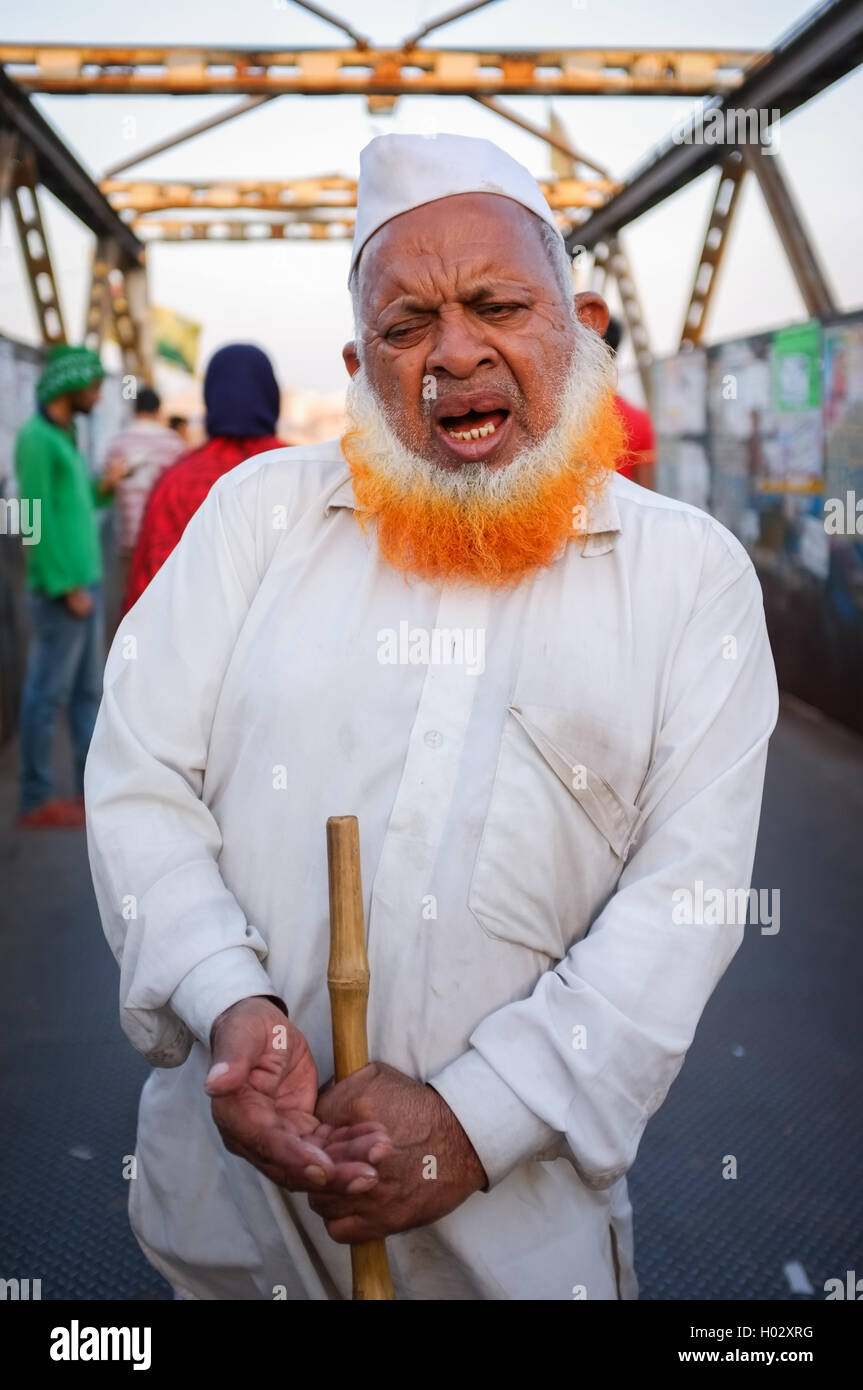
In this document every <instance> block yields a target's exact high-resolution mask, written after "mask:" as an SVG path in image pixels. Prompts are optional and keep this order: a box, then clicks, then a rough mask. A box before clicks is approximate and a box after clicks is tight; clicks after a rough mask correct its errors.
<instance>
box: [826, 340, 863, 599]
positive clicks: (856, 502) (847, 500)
mask: <svg viewBox="0 0 863 1390" xmlns="http://www.w3.org/2000/svg"><path fill="white" fill-rule="evenodd" d="M823 388H824V389H823V401H822V414H823V421H824V530H825V533H826V536H827V542H828V545H829V554H830V564H829V575H828V592H829V597H830V602H831V605H832V607H833V610H834V612H835V614H836V618H837V621H839V622H840V623H842V624H850V623H853V624H857V623H859V622H860V621H861V618H863V319H861V318H858V319H856V320H851V321H845V322H843V323H834V324H828V325H827V326H826V327H825V329H824V340H823Z"/></svg>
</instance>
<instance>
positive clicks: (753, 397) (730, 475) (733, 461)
mask: <svg viewBox="0 0 863 1390" xmlns="http://www.w3.org/2000/svg"><path fill="white" fill-rule="evenodd" d="M708 359H709V360H708V374H707V405H708V421H709V430H710V436H709V439H710V442H709V447H710V462H711V475H712V477H711V497H710V510H711V511H712V513H713V515H714V516H715V517H716V518H717V519H718V520H719V521H721V522H722V524H723V526H727V527H728V529H729V530H730V531H733V532H734V534H735V535H736V536H738V537H739V538H740V540H742V541H743V542H744V544H745V545H751V544H753V543H754V542H756V541H757V540H760V539H761V535H762V523H761V509H760V508H759V506H758V503H757V500H756V499H757V494H758V491H759V485H760V482H761V480H763V479H764V478H766V477H767V476H768V474H769V472H770V469H771V466H772V456H773V452H774V450H775V447H776V425H775V416H774V411H773V402H772V398H771V391H770V378H771V368H772V355H771V335H770V334H767V333H764V334H759V335H757V336H756V337H753V338H744V339H741V340H740V341H739V342H734V343H722V344H720V345H719V346H717V347H715V348H711V349H710V352H709V354H708Z"/></svg>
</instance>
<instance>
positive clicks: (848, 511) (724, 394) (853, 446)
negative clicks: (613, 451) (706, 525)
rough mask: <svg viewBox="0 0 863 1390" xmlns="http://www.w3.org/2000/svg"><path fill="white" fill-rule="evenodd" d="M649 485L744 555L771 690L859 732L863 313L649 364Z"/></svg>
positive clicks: (862, 696)
mask: <svg viewBox="0 0 863 1390" xmlns="http://www.w3.org/2000/svg"><path fill="white" fill-rule="evenodd" d="M653 387H654V392H653V412H654V423H655V426H656V434H657V467H656V488H657V491H659V492H664V493H667V494H668V495H669V496H672V497H677V498H679V499H681V500H682V501H686V502H691V503H693V504H694V505H695V506H698V507H703V508H705V509H706V510H707V511H710V512H711V513H712V514H713V515H714V516H715V517H717V518H718V520H719V521H721V522H722V523H723V525H725V526H727V527H728V528H729V530H731V531H733V532H734V534H735V535H736V536H737V537H738V538H739V539H740V541H741V542H742V543H743V544H744V545H745V546H746V548H747V550H748V551H749V554H750V555H751V556H752V560H753V563H754V564H755V567H756V569H757V571H758V575H759V578H760V580H761V584H762V588H763V590H764V606H765V611H766V613H767V623H768V627H769V629H770V638H771V641H772V644H773V652H774V656H775V658H776V667H777V672H778V676H779V684H780V686H781V687H782V689H783V690H788V691H790V692H792V693H793V694H795V695H798V696H799V697H800V698H801V699H803V700H806V701H808V702H809V703H810V704H813V705H816V706H817V707H818V708H820V709H822V710H823V711H824V712H825V713H826V714H829V715H830V716H831V717H833V718H835V719H839V720H842V721H843V722H844V723H846V724H848V725H850V726H851V727H852V728H855V729H858V730H860V731H861V732H863V313H858V314H849V315H845V316H843V317H841V318H836V319H830V320H826V321H824V322H820V321H818V320H811V321H809V322H807V323H802V324H794V325H792V326H790V327H787V328H780V329H777V330H776V331H774V332H771V333H760V334H757V335H755V336H753V337H749V338H742V339H739V340H736V341H733V342H727V343H720V344H717V345H716V346H714V347H710V348H707V349H695V350H693V351H690V352H686V353H681V354H680V355H678V356H677V357H673V358H669V359H667V360H665V361H662V362H657V363H655V365H654V379H653Z"/></svg>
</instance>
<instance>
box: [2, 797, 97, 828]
mask: <svg viewBox="0 0 863 1390" xmlns="http://www.w3.org/2000/svg"><path fill="white" fill-rule="evenodd" d="M83 825H84V805H83V802H77V801H57V800H51V801H43V802H42V805H41V806H37V807H36V809H35V810H34V811H26V812H24V813H23V814H22V815H20V816H19V817H18V829H19V830H73V829H80V828H81V827H82V826H83Z"/></svg>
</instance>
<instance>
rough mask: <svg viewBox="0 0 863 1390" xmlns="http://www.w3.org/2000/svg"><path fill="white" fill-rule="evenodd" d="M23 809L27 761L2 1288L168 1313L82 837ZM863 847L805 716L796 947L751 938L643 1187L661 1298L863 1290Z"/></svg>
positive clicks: (851, 770) (845, 738) (7, 836)
mask: <svg viewBox="0 0 863 1390" xmlns="http://www.w3.org/2000/svg"><path fill="white" fill-rule="evenodd" d="M61 791H68V787H67V788H61ZM14 809H15V783H14V757H13V750H11V749H8V748H7V749H6V750H5V751H4V752H3V753H2V754H0V1018H2V1020H3V1022H2V1039H0V1116H2V1119H0V1266H2V1267H0V1277H5V1278H14V1277H18V1278H30V1279H38V1278H41V1280H42V1296H43V1298H46V1299H77V1298H101V1299H153V1298H166V1297H170V1291H169V1290H168V1288H167V1286H166V1285H165V1284H164V1282H163V1281H162V1280H161V1279H160V1278H159V1276H158V1275H157V1274H156V1273H155V1272H154V1271H153V1270H151V1269H150V1267H149V1265H148V1264H147V1263H146V1261H145V1260H144V1259H143V1257H142V1256H141V1254H140V1253H139V1251H138V1247H137V1245H136V1243H135V1241H134V1238H133V1237H132V1235H131V1233H130V1231H129V1228H128V1223H127V1219H126V1198H127V1192H128V1183H127V1182H126V1181H125V1180H124V1177H123V1162H124V1155H127V1154H130V1153H131V1152H132V1149H133V1146H134V1133H135V1113H136V1106H137V1097H138V1092H139V1090H140V1087H141V1083H142V1081H143V1080H144V1078H145V1076H146V1074H147V1065H146V1063H145V1062H144V1061H143V1060H142V1059H141V1058H140V1057H138V1056H137V1054H136V1053H135V1052H134V1051H133V1050H132V1048H131V1046H130V1045H129V1044H128V1043H127V1042H126V1041H125V1039H124V1037H123V1035H122V1034H121V1032H120V1028H119V1024H118V1021H117V969H116V966H115V965H114V962H113V960H112V958H111V956H110V953H109V951H108V949H107V946H106V945H105V942H104V939H103V937H102V935H101V930H100V928H99V923H98V917H97V913H96V906H95V901H94V898H93V893H92V889H91V887H90V880H89V872H88V867H87V859H86V851H85V844H84V835H83V833H82V832H80V831H55V832H44V833H40V834H37V833H34V832H29V833H27V832H17V831H10V829H9V827H10V826H11V825H12V823H13V819H14ZM861 826H863V740H861V739H859V738H856V737H854V736H852V735H850V734H847V733H845V732H844V731H843V730H841V729H839V728H837V727H836V726H835V725H832V724H829V723H826V722H824V721H821V720H820V719H818V718H817V717H816V716H813V715H812V713H811V712H808V711H807V710H806V709H805V708H803V707H800V706H795V705H793V704H792V703H790V702H789V703H786V705H785V708H784V711H783V715H782V719H781V721H780V725H779V728H778V729H777V732H776V734H775V735H774V740H773V743H772V747H771V756H770V760H769V765H768V775H767V791H766V797H765V805H764V812H763V816H762V829H761V836H760V841H759V848H758V856H757V859H756V864H755V872H754V878H753V884H754V886H756V887H758V888H770V889H773V890H776V889H778V890H779V891H780V930H779V932H778V933H777V934H776V935H762V934H761V932H760V930H759V928H758V927H749V928H747V931H746V940H745V941H744V944H743V946H742V947H741V949H740V951H739V952H738V954H737V956H736V957H735V960H734V962H733V964H732V966H731V968H730V970H729V971H728V973H727V975H726V976H725V979H724V980H723V982H722V984H721V985H720V987H719V989H718V990H717V992H716V994H715V995H714V998H713V999H712V1000H711V1002H710V1004H709V1006H708V1008H707V1011H706V1013H705V1015H704V1018H703V1020H702V1023H701V1027H700V1028H699V1031H698V1036H697V1038H696V1040H695V1043H694V1045H693V1047H692V1049H691V1051H690V1053H689V1057H688V1058H687V1061H686V1064H685V1066H684V1069H683V1071H682V1073H681V1075H680V1077H679V1079H678V1080H677V1081H676V1082H675V1084H674V1086H673V1087H672V1089H671V1092H670V1094H669V1097H668V1099H667V1101H666V1103H665V1105H664V1106H663V1107H662V1109H661V1110H660V1111H659V1113H658V1114H657V1115H656V1116H655V1117H654V1119H653V1120H652V1121H651V1123H650V1125H649V1126H648V1129H647V1132H646V1135H645V1138H644V1142H643V1144H642V1148H641V1152H640V1154H639V1157H638V1160H637V1162H636V1165H635V1168H634V1169H633V1172H632V1175H631V1192H632V1199H633V1205H634V1208H635V1213H636V1241H637V1263H638V1269H639V1276H640V1280H641V1289H642V1297H643V1298H650V1299H717V1298H733V1299H786V1298H789V1297H791V1296H792V1286H791V1284H790V1283H789V1279H788V1276H787V1274H786V1273H785V1267H786V1266H787V1265H789V1264H793V1263H796V1264H797V1265H799V1266H800V1267H801V1270H802V1272H803V1275H804V1276H805V1278H806V1279H808V1281H809V1284H810V1286H811V1288H812V1289H813V1290H814V1292H813V1293H812V1294H811V1295H808V1296H809V1297H814V1298H818V1299H820V1298H823V1297H824V1281H825V1280H826V1279H828V1278H833V1277H839V1278H842V1279H844V1277H845V1272H846V1270H849V1269H856V1270H857V1271H858V1272H859V1273H860V1274H861V1275H863V1196H861V1183H860V1174H861V1171H863V1122H861V1105H860V1096H861V1094H863V1049H861V1045H860V1044H861V1026H860V1018H861V1012H863V1010H861V999H860V988H861V986H860V980H861V970H860V964H861V959H863V938H861V909H860V904H861V901H863V845H861ZM729 1155H730V1156H733V1157H734V1158H735V1159H736V1162H737V1178H736V1180H728V1179H723V1177H722V1169H723V1163H724V1160H725V1159H726V1156H729ZM725 1166H726V1167H728V1165H727V1164H726V1165H725ZM797 1278H800V1271H798V1274H797ZM798 1296H799V1297H806V1296H807V1295H803V1294H801V1295H798Z"/></svg>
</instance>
